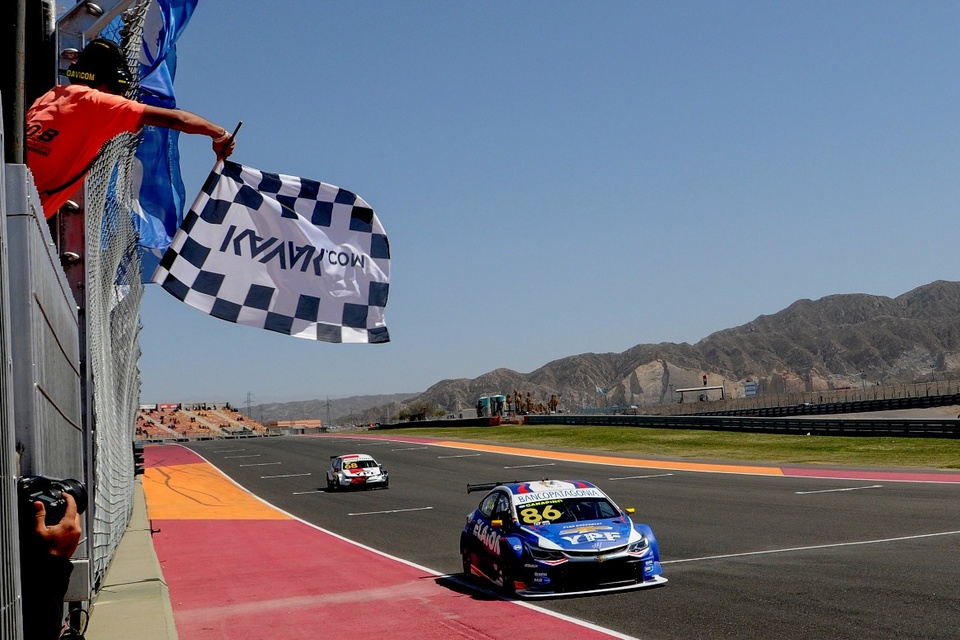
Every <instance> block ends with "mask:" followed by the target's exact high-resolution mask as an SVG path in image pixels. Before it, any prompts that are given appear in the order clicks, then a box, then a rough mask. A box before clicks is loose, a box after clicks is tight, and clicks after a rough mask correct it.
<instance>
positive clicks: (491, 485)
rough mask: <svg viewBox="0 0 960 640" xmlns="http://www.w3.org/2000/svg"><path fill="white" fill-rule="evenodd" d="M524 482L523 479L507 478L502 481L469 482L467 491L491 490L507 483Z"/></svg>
mask: <svg viewBox="0 0 960 640" xmlns="http://www.w3.org/2000/svg"><path fill="white" fill-rule="evenodd" d="M520 482H523V481H522V480H505V481H502V482H481V483H480V484H468V485H467V493H473V492H474V491H490V489H493V488H494V487H500V486H503V485H505V484H518V483H520Z"/></svg>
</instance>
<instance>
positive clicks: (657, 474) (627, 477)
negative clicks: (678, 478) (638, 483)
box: [607, 473, 673, 480]
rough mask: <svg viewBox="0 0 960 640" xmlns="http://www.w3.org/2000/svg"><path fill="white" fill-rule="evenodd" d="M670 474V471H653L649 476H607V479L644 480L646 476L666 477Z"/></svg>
mask: <svg viewBox="0 0 960 640" xmlns="http://www.w3.org/2000/svg"><path fill="white" fill-rule="evenodd" d="M672 475H673V474H672V473H655V474H653V475H650V476H620V477H619V478H607V480H644V479H646V478H666V477H667V476H672Z"/></svg>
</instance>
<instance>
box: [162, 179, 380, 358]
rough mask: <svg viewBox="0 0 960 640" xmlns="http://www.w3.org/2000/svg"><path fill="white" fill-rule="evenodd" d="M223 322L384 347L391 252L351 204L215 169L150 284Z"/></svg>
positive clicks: (327, 189)
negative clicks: (385, 310) (158, 285)
mask: <svg viewBox="0 0 960 640" xmlns="http://www.w3.org/2000/svg"><path fill="white" fill-rule="evenodd" d="M153 280H154V282H157V283H159V284H161V285H162V286H163V288H164V289H166V290H167V291H168V292H169V293H170V294H172V295H173V296H175V297H176V298H178V299H179V300H181V301H182V302H184V303H186V304H188V305H190V306H192V307H194V308H197V309H199V310H201V311H203V312H204V313H208V314H210V315H212V316H214V317H217V318H220V319H222V320H227V321H229V322H235V323H238V324H244V325H248V326H252V327H257V328H261V329H267V330H270V331H277V332H279V333H285V334H288V335H292V336H296V337H299V338H307V339H311V340H323V341H326V342H361V343H362V342H367V343H382V342H389V341H390V334H389V333H388V331H387V327H386V325H385V324H384V318H383V314H384V309H385V307H386V304H387V297H388V294H389V289H390V245H389V242H388V241H387V236H386V233H385V232H384V230H383V227H382V225H381V224H380V220H379V219H378V218H377V215H376V213H374V211H373V209H372V208H371V207H370V206H369V205H368V204H367V203H366V202H364V200H363V199H362V198H360V197H359V196H357V195H356V194H354V193H352V192H350V191H347V190H345V189H340V188H339V187H335V186H333V185H329V184H325V183H323V182H318V181H315V180H308V179H306V178H298V177H293V176H285V175H282V174H276V173H268V172H265V171H260V170H258V169H254V168H252V167H246V166H243V165H240V164H237V163H234V162H229V161H220V162H218V163H217V165H216V166H215V167H214V169H213V171H212V172H211V174H210V176H209V178H208V179H207V181H206V183H205V184H204V186H203V188H202V189H201V191H200V194H199V195H198V196H197V199H196V201H195V202H194V204H193V206H192V207H191V209H190V211H189V212H188V214H187V215H186V216H185V218H184V222H183V225H182V226H181V228H180V230H179V231H178V232H177V234H176V236H175V237H174V239H173V241H172V242H171V244H170V248H169V249H168V250H167V251H166V253H165V254H164V255H163V258H162V259H161V261H160V266H159V267H158V268H157V270H156V272H155V273H154V276H153Z"/></svg>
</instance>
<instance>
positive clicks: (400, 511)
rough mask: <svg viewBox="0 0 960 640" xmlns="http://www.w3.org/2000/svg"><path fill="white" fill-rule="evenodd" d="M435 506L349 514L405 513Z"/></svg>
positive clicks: (426, 509) (352, 514) (425, 509)
mask: <svg viewBox="0 0 960 640" xmlns="http://www.w3.org/2000/svg"><path fill="white" fill-rule="evenodd" d="M430 509H433V507H416V508H414V509H389V510H387V511H363V512H361V513H348V514H347V515H348V516H374V515H379V514H381V513H403V512H404V511H429V510H430Z"/></svg>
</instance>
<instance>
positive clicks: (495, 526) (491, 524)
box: [490, 520, 503, 529]
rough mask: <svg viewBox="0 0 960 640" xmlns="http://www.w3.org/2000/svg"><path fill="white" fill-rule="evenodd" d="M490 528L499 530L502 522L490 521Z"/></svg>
mask: <svg viewBox="0 0 960 640" xmlns="http://www.w3.org/2000/svg"><path fill="white" fill-rule="evenodd" d="M490 526H491V527H493V528H494V529H499V528H500V527H502V526H503V520H491V521H490Z"/></svg>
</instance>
